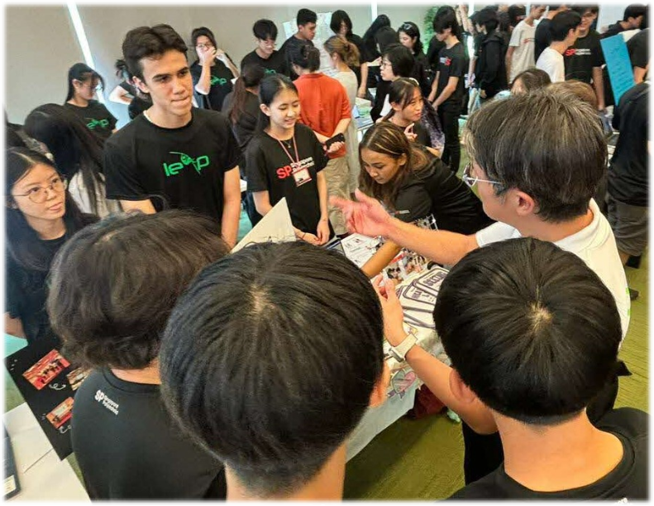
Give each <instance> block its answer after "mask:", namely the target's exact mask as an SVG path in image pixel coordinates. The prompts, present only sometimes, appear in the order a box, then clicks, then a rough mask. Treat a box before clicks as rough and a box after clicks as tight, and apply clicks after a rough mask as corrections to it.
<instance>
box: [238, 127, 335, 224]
mask: <svg viewBox="0 0 654 506" xmlns="http://www.w3.org/2000/svg"><path fill="white" fill-rule="evenodd" d="M282 142H284V141H282ZM295 142H296V144H297V152H298V157H299V159H300V166H299V167H296V168H295V169H294V168H293V167H292V165H291V158H290V157H289V155H288V154H287V153H286V152H285V151H284V148H282V146H281V145H280V141H278V140H277V139H274V138H273V137H271V136H270V135H268V134H267V133H265V132H260V133H259V134H258V135H255V137H254V138H253V139H252V140H251V141H250V144H249V145H248V148H247V151H246V153H245V165H246V167H247V175H248V191H251V192H261V191H267V192H268V196H269V199H270V204H271V205H273V206H274V205H275V204H276V203H277V202H279V201H280V200H281V199H282V198H286V202H287V204H288V209H289V211H290V213H291V221H292V222H293V226H294V227H296V228H298V229H300V230H302V231H303V232H309V233H310V234H315V233H316V230H317V228H318V222H319V221H320V197H319V195H318V172H320V171H321V170H322V169H323V168H324V167H325V165H327V157H326V156H325V154H324V152H323V148H322V145H321V144H320V143H319V142H318V139H316V135H315V134H314V133H313V131H312V130H311V129H310V128H309V127H307V126H305V125H301V124H299V123H298V124H296V125H295ZM284 144H285V147H286V150H287V151H288V153H289V154H290V155H291V156H292V157H293V161H294V162H295V148H294V147H293V142H292V140H291V141H285V142H284Z"/></svg>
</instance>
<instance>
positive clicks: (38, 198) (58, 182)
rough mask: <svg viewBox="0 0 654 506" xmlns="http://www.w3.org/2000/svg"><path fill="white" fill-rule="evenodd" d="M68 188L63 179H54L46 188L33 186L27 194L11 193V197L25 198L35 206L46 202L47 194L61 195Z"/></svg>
mask: <svg viewBox="0 0 654 506" xmlns="http://www.w3.org/2000/svg"><path fill="white" fill-rule="evenodd" d="M66 188H68V181H67V180H66V179H65V178H63V177H59V176H57V177H55V178H53V179H52V180H51V181H50V184H49V185H48V186H35V187H34V188H30V190H29V191H28V192H27V193H12V196H13V197H27V198H28V199H30V200H31V201H32V202H34V203H35V204H43V202H45V201H46V200H48V192H49V191H52V192H55V193H61V192H63V191H64V190H65V189H66Z"/></svg>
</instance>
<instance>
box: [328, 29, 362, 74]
mask: <svg viewBox="0 0 654 506" xmlns="http://www.w3.org/2000/svg"><path fill="white" fill-rule="evenodd" d="M323 46H324V48H325V51H327V54H328V55H329V56H330V57H331V56H332V55H334V54H337V55H338V56H339V57H340V59H341V61H343V62H344V63H345V64H346V65H347V66H349V67H358V66H359V65H360V64H359V50H358V49H357V47H356V45H355V44H354V43H352V42H348V41H347V40H343V39H342V38H341V37H339V36H338V35H333V36H331V37H329V38H328V39H327V40H326V41H325V43H324V44H323Z"/></svg>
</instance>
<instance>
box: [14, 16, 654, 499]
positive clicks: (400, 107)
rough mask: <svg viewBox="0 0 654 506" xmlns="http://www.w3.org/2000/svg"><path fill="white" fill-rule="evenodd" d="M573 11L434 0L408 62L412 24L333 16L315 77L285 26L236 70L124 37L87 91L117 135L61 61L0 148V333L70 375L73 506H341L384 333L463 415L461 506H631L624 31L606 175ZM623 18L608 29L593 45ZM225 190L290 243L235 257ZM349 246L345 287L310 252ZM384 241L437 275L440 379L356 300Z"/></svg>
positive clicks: (374, 401) (636, 143) (329, 264)
mask: <svg viewBox="0 0 654 506" xmlns="http://www.w3.org/2000/svg"><path fill="white" fill-rule="evenodd" d="M597 13H598V10H597V8H596V7H594V6H588V5H585V6H579V7H576V6H573V8H572V9H567V8H566V6H561V5H556V6H549V7H546V6H543V5H532V6H531V9H530V11H529V14H528V15H527V13H526V12H525V10H524V8H523V7H521V6H511V8H509V9H506V10H505V9H502V8H495V7H486V8H484V9H482V10H481V11H479V12H476V13H474V14H473V15H472V16H470V18H469V19H468V16H467V13H466V11H465V9H463V8H461V7H457V8H456V9H455V8H453V7H449V6H444V7H441V8H439V9H438V11H437V12H436V14H435V17H434V19H433V28H434V32H435V35H434V38H433V39H432V41H431V42H430V44H429V50H428V52H427V54H424V53H423V44H422V41H421V38H420V30H419V28H418V26H417V25H416V24H415V23H413V22H405V23H403V24H402V25H401V26H400V28H399V29H398V30H394V29H392V28H391V26H390V20H389V19H388V17H387V16H385V15H380V16H379V17H378V18H377V19H375V21H374V22H373V23H372V25H371V26H370V28H369V29H368V30H367V31H366V33H365V34H364V35H363V37H359V36H357V35H355V34H353V33H352V22H351V20H350V18H349V16H348V15H347V13H346V12H345V11H341V10H339V11H335V12H334V13H333V14H332V20H331V24H330V27H331V29H332V31H333V32H334V36H332V37H330V38H329V39H327V40H326V41H325V42H324V49H325V51H326V53H327V54H328V56H329V59H330V64H331V66H332V69H333V70H334V77H330V76H328V75H326V74H325V73H323V72H320V51H319V49H318V48H316V47H314V45H313V43H312V40H313V38H314V36H315V31H316V22H317V15H316V13H315V12H313V11H311V10H309V9H300V11H299V12H298V15H297V26H298V31H297V33H296V34H294V35H293V36H291V37H290V38H289V39H288V40H286V42H285V43H284V44H283V46H282V47H281V48H280V50H279V51H276V50H275V46H276V39H277V35H278V33H277V27H276V26H275V24H274V23H273V22H272V21H270V20H265V19H262V20H258V21H256V22H255V23H254V25H253V34H254V36H255V39H256V48H255V49H254V50H253V51H252V52H251V53H249V54H248V55H246V56H245V57H244V58H243V61H242V62H241V64H240V68H237V66H236V65H235V64H234V62H233V61H232V59H231V58H230V57H229V55H228V54H227V53H226V52H225V51H224V50H222V49H220V48H219V47H218V44H217V41H216V38H215V36H214V34H213V32H212V31H211V30H210V29H208V28H206V27H199V28H196V29H195V30H193V33H192V34H191V40H192V43H193V46H194V49H195V52H196V55H197V60H196V61H195V62H194V63H193V64H191V65H189V62H188V61H187V51H188V49H189V48H188V47H187V45H186V43H185V42H184V40H183V38H182V37H181V36H180V35H179V34H178V33H177V32H176V31H175V30H174V29H173V28H172V27H171V26H169V25H156V26H152V27H149V26H142V27H138V28H134V29H132V30H130V31H129V32H128V33H127V34H126V36H125V39H124V41H123V44H122V55H121V56H122V58H121V59H120V60H118V62H117V64H116V67H117V71H118V73H119V75H120V76H122V77H123V78H124V82H123V83H121V85H120V89H119V90H118V89H117V90H114V91H113V92H112V93H111V96H112V97H113V99H115V100H116V101H120V102H121V103H124V104H128V105H129V107H130V118H131V121H130V122H129V123H128V124H127V125H126V126H124V127H122V128H120V129H118V130H116V118H115V117H113V115H111V113H110V112H109V111H108V110H107V108H106V107H105V106H104V105H102V104H101V103H99V102H98V101H97V100H95V98H94V97H95V93H96V91H97V90H98V89H101V88H103V86H104V80H103V78H102V77H101V76H100V75H99V74H98V73H97V72H95V71H94V70H93V69H91V68H90V67H88V66H86V65H84V64H76V65H74V66H73V67H71V69H70V70H69V75H68V84H69V89H68V95H67V97H66V100H65V102H64V104H63V105H57V104H45V105H42V106H39V107H37V108H35V109H34V110H33V111H32V112H30V114H29V115H28V116H27V118H26V119H25V122H24V123H25V124H24V126H23V127H22V128H20V129H19V128H17V127H16V126H13V125H8V130H7V150H6V167H7V179H6V189H5V195H6V207H7V210H6V231H7V235H6V247H7V252H6V254H7V265H6V282H7V296H6V305H5V331H6V332H7V333H8V334H11V335H15V336H19V337H24V338H26V339H27V341H28V345H29V346H34V347H43V349H44V350H46V351H47V350H49V349H51V348H52V347H53V346H54V347H60V346H61V345H62V344H63V347H64V348H63V350H64V351H63V352H64V353H65V355H66V356H67V357H69V358H70V360H72V361H73V362H75V363H76V364H79V365H82V366H86V367H89V368H91V369H92V370H93V372H92V374H91V375H90V376H89V377H88V378H87V379H86V380H85V381H84V383H83V384H82V386H81V387H80V388H79V390H78V392H77V394H76V397H75V408H74V414H73V422H72V423H73V429H72V441H73V449H74V451H75V454H76V456H77V460H78V462H79V464H80V468H81V471H82V474H83V477H84V481H85V484H86V488H87V491H88V492H89V495H90V496H91V497H92V498H93V499H152V498H169V499H170V498H178V499H186V498H189V499H190V498H225V497H227V498H228V499H248V498H277V499H290V498H297V499H312V498H317V499H338V498H341V497H342V493H343V479H344V473H345V456H346V453H345V445H346V442H347V438H348V436H349V435H350V434H351V433H352V431H353V430H354V428H355V427H356V426H357V424H358V423H359V422H360V421H361V419H362V416H363V414H364V413H365V412H366V410H367V409H368V408H369V407H373V408H374V407H376V406H379V405H380V404H382V403H383V402H384V399H385V397H386V389H387V386H388V381H389V371H388V368H387V366H386V364H385V361H384V355H383V348H382V343H383V339H384V338H385V339H386V340H387V341H388V342H389V344H390V345H391V347H392V353H393V356H394V357H396V358H397V359H398V360H400V361H403V360H406V361H407V362H408V364H409V365H410V366H411V367H412V368H413V370H414V371H415V373H416V374H417V376H418V377H419V378H420V379H421V380H422V381H423V382H424V383H425V385H427V387H428V388H429V390H430V391H431V392H432V393H433V394H434V395H435V396H436V397H437V398H438V399H440V400H441V401H442V402H443V403H444V404H445V405H446V406H448V407H449V408H451V409H452V410H453V411H455V412H456V413H457V414H458V415H459V416H460V417H461V419H462V420H463V424H462V427H463V429H462V430H463V439H464V443H465V459H464V460H465V462H464V472H465V479H466V485H467V486H466V487H465V488H463V489H462V490H461V491H459V492H458V493H457V494H456V497H458V498H488V499H492V498H513V499H518V498H536V499H545V498H572V499H582V498H611V499H616V500H617V499H624V498H627V499H643V498H645V497H647V437H648V431H647V425H648V417H647V415H646V414H645V413H643V412H641V411H638V410H635V409H631V408H622V409H617V410H616V409H613V408H614V403H615V400H616V397H617V392H618V386H619V385H618V376H620V375H622V374H626V373H628V371H627V368H626V366H625V365H624V364H623V363H621V362H620V361H619V360H618V358H617V354H618V351H619V349H620V346H621V344H622V342H623V340H624V338H625V336H626V334H627V330H628V327H629V319H630V304H631V302H630V294H629V289H628V287H627V281H626V276H625V271H624V268H623V265H624V264H625V263H627V262H629V261H630V259H633V258H638V257H640V255H642V254H643V252H644V250H645V249H646V246H647V224H648V204H647V194H648V178H647V159H648V138H647V126H648V116H647V107H646V104H647V101H648V92H649V83H648V81H647V79H646V72H647V69H648V66H649V61H648V57H643V55H642V51H643V50H642V40H643V39H642V37H643V36H642V35H641V34H643V33H645V37H646V32H647V30H646V29H643V30H642V31H641V32H639V33H637V34H635V35H633V36H632V37H631V38H630V40H629V42H630V43H631V41H634V42H633V44H632V46H631V49H632V55H634V56H633V57H634V58H635V60H634V61H635V62H636V63H635V64H634V78H635V82H636V85H635V86H634V87H633V88H632V89H631V90H629V91H628V92H627V93H625V94H624V95H623V96H622V97H621V98H620V100H619V101H618V103H617V104H614V105H615V107H614V114H613V126H614V128H616V129H618V130H619V132H620V136H619V139H618V143H617V146H616V149H615V154H614V155H613V157H612V158H611V160H610V163H609V160H608V159H607V144H606V132H605V130H604V128H603V123H602V121H601V120H600V115H599V114H598V113H599V111H602V110H603V109H604V108H605V107H606V106H607V105H613V104H611V103H609V102H610V101H609V100H607V95H606V94H605V91H606V90H607V88H609V87H608V86H607V84H608V83H607V80H604V79H603V74H604V71H603V66H604V60H603V56H602V54H601V46H600V45H599V42H598V41H599V38H600V36H599V35H597V33H596V32H594V31H593V29H592V28H591V25H592V23H593V21H594V20H595V19H596V17H597ZM542 16H546V17H547V18H546V19H547V21H548V24H547V25H546V26H547V34H546V35H547V37H546V44H545V47H544V48H543V49H542V52H541V54H540V55H537V51H538V42H539V31H540V30H541V25H542V23H544V21H545V20H542V21H540V23H539V24H538V27H537V28H536V27H535V23H536V21H537V20H538V19H539V18H541V17H542ZM646 17H647V10H646V8H644V7H641V6H629V7H627V9H626V10H625V17H624V20H623V21H620V22H618V23H616V25H612V26H611V27H610V29H609V31H608V32H607V34H609V33H610V34H613V32H615V33H619V32H621V31H625V30H628V29H630V28H638V27H640V28H641V29H642V28H644V27H645V26H646ZM464 29H465V30H466V32H465V33H464V31H463V30H464ZM467 36H473V37H474V38H475V52H474V54H473V55H471V56H472V58H469V57H468V55H467V49H466V44H465V41H466V37H467ZM636 37H639V38H638V39H636ZM570 48H572V49H573V51H570ZM639 69H642V70H643V71H641V70H639ZM466 77H467V79H466ZM559 81H562V82H559ZM591 83H592V87H591ZM470 86H473V87H475V89H476V90H477V91H478V94H479V102H480V104H478V106H477V107H471V108H470V109H471V110H470V111H467V108H468V102H469V100H468V98H469V95H470V94H469V91H468V88H469V87H470ZM371 90H374V91H375V92H374V97H373V96H372V93H371ZM502 92H504V93H502ZM507 95H508V96H507ZM363 97H367V98H369V99H372V100H373V102H374V107H373V116H375V118H374V119H375V120H376V123H375V124H374V125H373V126H371V127H370V128H369V129H368V130H367V131H366V132H365V134H364V135H363V138H362V139H361V141H360V142H359V141H358V139H357V131H356V127H355V124H354V121H353V109H354V107H355V105H356V100H357V98H363ZM473 109H474V112H473ZM464 112H470V115H469V117H468V119H467V122H466V125H465V129H464V132H463V142H464V145H465V149H466V153H467V155H468V159H469V162H468V164H467V165H466V167H465V169H464V171H463V175H462V177H459V176H458V175H457V173H458V171H459V165H460V158H461V142H460V139H459V119H460V117H461V115H462V114H463V113H464ZM607 166H608V170H607ZM241 178H243V179H245V180H246V181H247V192H246V195H245V200H244V207H245V209H246V211H247V214H248V216H249V218H250V220H251V221H252V223H253V224H256V223H257V222H258V220H260V219H261V217H262V216H264V215H266V214H267V213H268V212H269V211H270V210H271V209H272V207H273V206H274V205H275V204H276V203H277V202H279V201H280V200H281V199H282V198H285V199H286V202H287V204H288V208H289V212H290V216H291V221H292V225H293V228H294V232H295V235H296V238H297V241H296V242H294V243H286V244H261V245H254V246H250V247H247V248H245V249H243V250H241V251H239V252H238V253H234V254H230V253H229V251H230V249H231V248H232V247H233V246H234V245H235V243H236V240H237V235H238V227H239V219H240V212H241V189H240V179H241ZM475 186H476V187H477V188H476V190H477V191H476V192H473V191H472V189H473V187H475ZM120 211H126V212H120ZM130 211H131V212H130ZM603 211H605V212H606V213H607V215H608V219H607V217H605V215H604V214H603ZM394 215H395V216H396V217H393V216H394ZM424 219H431V220H432V221H434V222H435V223H436V228H437V230H433V229H429V228H425V227H421V226H417V225H416V223H417V222H420V221H421V220H424ZM354 232H356V233H361V234H363V235H366V236H370V237H381V238H383V239H384V240H385V243H384V245H383V246H382V248H381V249H380V250H379V251H378V252H377V253H376V254H375V255H374V256H373V258H372V259H371V260H370V261H369V262H368V263H366V264H365V265H364V266H363V267H362V268H361V269H359V268H357V267H356V266H355V265H354V264H353V263H351V262H350V261H349V260H347V259H346V258H345V257H344V256H342V255H340V254H339V253H338V252H335V251H332V250H328V249H326V248H324V247H322V246H324V245H326V244H327V243H328V242H330V241H331V240H333V239H334V238H335V237H344V236H346V235H348V234H350V233H354ZM401 248H406V249H407V250H410V251H413V252H416V253H418V254H420V255H422V256H424V257H425V258H427V259H429V260H430V261H433V262H436V263H438V264H441V265H444V266H448V267H452V269H451V271H450V273H449V274H448V275H447V277H446V279H445V281H444V282H443V285H442V287H441V290H440V294H439V296H438V300H437V303H436V307H435V309H434V313H433V318H434V323H435V326H436V330H437V333H438V336H439V337H440V339H441V340H442V343H443V346H444V348H445V351H446V353H447V355H448V356H449V357H450V359H451V366H448V365H446V364H445V363H443V362H441V361H440V360H439V359H437V358H436V357H434V356H432V355H430V354H429V352H427V351H425V350H423V349H422V348H421V347H420V346H419V344H418V343H417V341H416V339H415V337H414V336H413V335H412V334H409V335H407V334H406V332H405V329H404V326H403V316H402V308H401V306H400V304H399V301H398V299H397V296H396V294H395V288H394V284H393V282H390V281H386V282H383V281H381V277H378V278H376V279H375V280H374V282H373V283H371V281H370V280H371V278H374V277H375V276H376V275H377V274H378V273H379V272H381V271H382V270H383V269H384V268H385V267H386V265H388V263H389V262H391V260H392V259H393V258H394V257H395V256H396V255H397V253H398V252H399V251H400V249H401ZM335 329H337V331H336V332H335ZM99 394H101V395H102V399H104V400H106V402H102V403H99V402H98V397H97V395H99ZM98 434H102V437H101V438H98V437H97V435H98Z"/></svg>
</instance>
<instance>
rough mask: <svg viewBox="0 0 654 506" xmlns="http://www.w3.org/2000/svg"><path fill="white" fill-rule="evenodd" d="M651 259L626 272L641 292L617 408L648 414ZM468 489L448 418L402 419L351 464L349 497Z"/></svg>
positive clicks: (426, 495) (435, 494) (456, 434)
mask: <svg viewBox="0 0 654 506" xmlns="http://www.w3.org/2000/svg"><path fill="white" fill-rule="evenodd" d="M648 272H649V259H648V258H647V256H646V257H644V258H643V262H642V265H641V267H640V269H637V270H636V269H631V268H627V278H628V280H629V286H630V287H631V288H633V289H636V290H639V291H640V297H639V298H638V299H637V300H635V301H633V302H632V306H631V323H630V325H629V332H628V333H627V337H626V338H625V341H624V345H623V346H622V350H621V352H620V358H622V360H624V361H625V363H626V364H627V365H628V367H629V369H630V370H631V372H632V373H633V374H632V376H629V377H624V378H620V390H619V393H618V400H617V402H616V406H617V407H621V406H632V407H636V408H640V409H642V410H644V411H648V412H649V406H648V382H649V373H648V370H649V367H648V355H649V318H648V300H649V293H648V286H647V279H648ZM462 486H463V437H462V435H461V429H460V427H459V426H458V425H457V424H455V423H454V422H452V421H450V420H449V418H447V417H446V416H445V415H443V414H441V415H435V416H431V417H428V418H426V419H423V420H418V421H413V420H409V419H407V418H402V419H400V420H398V421H397V422H396V423H394V424H393V425H391V426H390V427H388V428H387V429H386V430H385V431H384V432H382V433H381V434H379V435H378V436H377V437H376V438H375V439H373V441H372V442H371V443H370V444H369V445H368V446H366V448H364V449H363V450H362V451H361V453H359V454H358V455H357V456H356V457H354V459H352V460H351V461H350V462H349V463H348V465H347V471H346V478H345V498H346V499H442V498H446V497H449V496H450V495H451V494H452V493H453V492H455V491H456V490H458V489H459V488H461V487H462Z"/></svg>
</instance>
